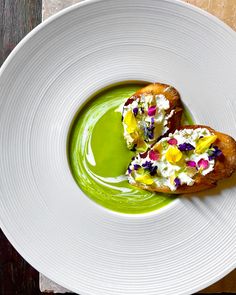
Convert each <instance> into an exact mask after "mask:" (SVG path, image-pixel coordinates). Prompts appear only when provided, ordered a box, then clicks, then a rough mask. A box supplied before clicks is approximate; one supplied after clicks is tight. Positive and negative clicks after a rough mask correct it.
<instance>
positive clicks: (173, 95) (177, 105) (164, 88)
mask: <svg viewBox="0 0 236 295" xmlns="http://www.w3.org/2000/svg"><path fill="white" fill-rule="evenodd" d="M142 94H152V95H158V94H163V95H165V98H166V99H168V100H169V103H170V108H169V109H168V110H167V111H166V114H169V113H170V112H171V111H172V110H174V114H173V115H172V116H171V117H170V118H169V119H168V124H167V126H168V128H169V130H168V132H173V131H174V130H175V129H177V128H179V127H180V124H181V117H182V113H183V106H182V103H181V100H180V95H179V93H178V91H177V90H176V89H175V88H174V87H173V86H170V85H167V84H162V83H153V84H150V85H148V86H145V87H143V88H141V89H139V90H138V91H137V92H136V93H135V94H133V95H132V97H133V98H135V97H139V96H140V95H142Z"/></svg>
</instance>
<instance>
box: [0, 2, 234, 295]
mask: <svg viewBox="0 0 236 295" xmlns="http://www.w3.org/2000/svg"><path fill="white" fill-rule="evenodd" d="M112 1H113V0H83V1H82V2H79V3H76V4H73V5H71V6H69V7H67V8H65V9H63V10H62V11H59V12H58V13H56V14H54V15H52V16H50V17H49V18H48V19H46V20H45V21H43V22H42V23H40V24H39V25H38V26H36V27H35V28H34V29H33V30H31V31H30V32H29V33H28V34H27V35H26V36H25V37H24V38H23V39H22V40H21V41H20V42H19V43H18V44H17V45H16V46H15V48H14V49H13V50H12V52H11V53H10V54H9V56H8V57H7V58H6V60H5V61H4V62H3V64H2V66H1V67H0V80H1V76H2V75H3V73H4V71H5V69H6V68H7V67H8V65H9V64H10V63H11V62H12V60H14V58H15V55H16V54H17V53H18V51H20V50H21V48H22V47H23V46H24V45H25V43H27V41H28V40H30V39H31V38H32V37H34V36H35V35H37V33H38V32H39V31H41V30H43V29H44V27H46V26H47V25H48V24H50V23H51V22H54V21H55V20H57V19H59V18H60V17H62V16H63V15H66V14H67V13H69V12H71V11H73V10H76V9H79V8H80V7H83V6H89V5H92V4H93V3H97V2H112ZM162 1H164V2H168V3H172V4H175V5H180V6H183V7H186V8H188V9H190V10H193V11H195V12H197V13H199V14H201V15H203V16H205V17H207V18H208V19H211V21H212V22H214V23H216V24H217V25H219V26H220V27H221V28H223V29H224V30H226V31H227V32H228V33H229V34H230V35H232V37H233V38H235V37H236V32H235V31H234V30H233V29H232V28H231V27H230V26H228V25H227V24H226V23H225V22H223V21H221V20H220V19H219V18H217V17H216V16H214V15H212V14H211V13H209V12H207V11H205V10H202V9H201V8H198V7H196V6H194V5H192V4H189V3H186V2H183V1H182V0H162ZM166 207H168V206H166ZM164 209H165V207H164V208H163V210H164ZM160 210H161V209H160ZM147 214H148V215H149V214H152V212H150V213H147ZM127 215H128V214H126V216H127ZM136 215H140V214H136ZM144 215H146V214H144ZM0 228H1V229H2V231H3V233H4V235H5V236H6V237H7V239H8V240H9V242H10V243H11V245H12V246H13V247H14V248H15V250H16V251H17V252H18V253H20V255H21V256H22V257H23V258H24V259H25V260H26V261H27V263H29V264H30V265H32V267H33V268H35V269H36V270H37V271H38V272H40V273H42V274H44V275H45V276H47V277H48V278H49V279H51V280H53V281H54V282H56V283H58V284H60V285H63V286H64V287H66V288H68V289H69V290H71V291H74V292H78V289H74V288H71V286H68V285H67V284H66V283H64V282H62V281H61V280H60V279H57V278H54V277H53V275H51V274H50V273H48V271H47V270H42V271H41V267H37V268H36V267H35V266H34V265H35V263H34V262H36V261H34V258H33V257H32V256H31V257H29V256H28V255H27V254H26V253H25V251H24V249H23V247H21V246H20V244H18V243H17V241H16V240H15V239H14V237H13V236H12V235H11V234H10V232H9V231H8V230H7V227H6V226H5V224H4V221H3V219H2V217H1V216H0ZM235 267H236V262H233V261H232V263H231V264H230V265H228V267H225V269H224V270H222V271H221V273H220V274H218V275H217V276H215V277H213V278H212V279H211V280H208V281H207V282H205V283H202V284H201V285H199V286H198V287H195V288H192V289H191V290H187V291H186V292H189V291H190V292H191V293H193V292H197V291H200V290H202V289H204V288H206V287H208V286H210V285H211V284H213V283H215V282H217V281H218V280H220V279H222V278H223V277H225V276H226V275H227V274H229V273H230V272H231V271H233V270H234V269H235ZM82 294H83V295H90V294H89V293H84V292H82ZM186 294H189V293H186Z"/></svg>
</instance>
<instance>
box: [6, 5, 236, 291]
mask: <svg viewBox="0 0 236 295" xmlns="http://www.w3.org/2000/svg"><path fill="white" fill-rule="evenodd" d="M235 69H236V36H235V32H233V31H232V30H231V29H230V28H228V27H227V26H226V25H224V24H223V23H222V22H220V21H219V20H217V19H216V18H214V17H212V16H210V15H208V14H207V13H205V12H203V11H201V10H199V9H196V8H194V7H192V6H189V5H186V4H184V3H182V2H176V1H160V0H145V1H144V0H119V1H115V0H114V1H113V0H110V1H109V0H107V1H105V0H101V1H88V2H85V3H82V4H80V5H76V6H73V7H72V8H69V9H67V10H65V11H64V12H62V13H59V14H58V15H56V16H55V17H52V18H51V19H50V20H48V21H46V22H45V23H43V24H42V25H40V26H39V27H38V28H36V29H35V30H34V31H33V32H32V33H30V34H29V35H28V36H27V37H26V38H25V39H24V40H23V41H22V42H21V43H20V44H19V45H18V46H17V48H16V49H15V50H14V51H13V53H12V54H11V55H10V57H9V58H8V59H7V61H6V63H5V64H4V65H3V67H2V69H1V73H0V75H1V76H0V175H1V178H0V218H1V227H2V229H3V231H4V232H5V234H6V235H7V237H8V239H9V240H10V241H11V243H12V244H13V245H14V246H15V248H16V249H17V250H18V251H19V252H20V254H21V255H22V256H23V257H24V258H25V259H26V260H27V261H29V262H30V263H31V264H32V265H33V266H34V267H35V268H36V269H38V270H39V271H40V272H42V273H44V274H45V275H46V276H48V277H49V278H51V279H52V280H54V281H56V282H57V283H59V284H61V285H63V286H65V287H67V288H69V289H71V290H73V291H75V292H78V293H79V294H81V295H85V294H89V295H94V294H96V295H113V294H114V295H121V294H125V295H131V294H133V295H152V294H153V295H154V294H155V295H157V294H161V295H163V294H164V295H166V294H189V293H193V292H195V291H198V290H200V289H202V288H204V287H206V286H207V285H209V284H212V283H213V282H215V281H217V280H218V279H220V278H221V277H223V276H224V275H226V274H227V273H228V272H230V271H231V270H233V268H234V267H235V265H236V244H235V242H236V237H235V232H236V228H235V227H236V186H235V185H234V184H235V180H236V177H235V176H233V177H232V178H231V179H230V180H226V181H224V182H222V183H221V185H219V187H218V188H217V189H215V190H211V191H209V192H207V193H203V194H202V197H201V198H199V197H197V196H196V197H192V198H189V199H187V198H186V199H185V198H181V199H178V200H176V201H174V202H172V203H171V204H170V205H169V206H167V207H164V208H163V209H161V210H158V211H155V212H152V213H149V214H143V215H125V214H118V213H115V212H112V211H109V210H106V209H104V208H103V207H101V206H99V205H97V204H95V203H94V202H93V201H91V200H90V199H89V198H87V197H86V196H85V195H83V193H82V192H81V191H80V189H79V187H78V186H77V184H76V183H75V181H74V179H73V177H72V175H71V172H70V169H69V166H68V162H67V155H66V139H67V134H68V129H69V126H70V124H71V121H72V119H73V117H74V115H75V113H76V111H77V110H78V108H79V107H80V105H81V103H82V102H83V101H85V100H86V99H87V98H88V97H89V96H90V95H91V94H93V93H94V92H95V91H97V90H99V89H101V88H103V87H104V86H107V85H109V84H112V83H115V82H118V81H123V80H147V81H161V82H166V83H169V84H172V85H174V86H175V87H176V88H177V89H178V90H179V91H180V93H181V96H182V99H183V101H184V103H185V104H186V105H187V107H188V108H189V109H191V112H192V114H193V116H194V118H195V120H196V121H197V122H201V123H202V124H207V125H210V126H212V127H213V128H215V129H217V130H220V131H222V132H225V133H228V134H231V135H232V136H234V137H236V114H235V110H236V102H235V99H236V83H235V76H236V70H235Z"/></svg>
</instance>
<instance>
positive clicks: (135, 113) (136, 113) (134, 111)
mask: <svg viewBox="0 0 236 295" xmlns="http://www.w3.org/2000/svg"><path fill="white" fill-rule="evenodd" d="M133 113H134V115H135V117H136V116H137V115H138V108H134V109H133Z"/></svg>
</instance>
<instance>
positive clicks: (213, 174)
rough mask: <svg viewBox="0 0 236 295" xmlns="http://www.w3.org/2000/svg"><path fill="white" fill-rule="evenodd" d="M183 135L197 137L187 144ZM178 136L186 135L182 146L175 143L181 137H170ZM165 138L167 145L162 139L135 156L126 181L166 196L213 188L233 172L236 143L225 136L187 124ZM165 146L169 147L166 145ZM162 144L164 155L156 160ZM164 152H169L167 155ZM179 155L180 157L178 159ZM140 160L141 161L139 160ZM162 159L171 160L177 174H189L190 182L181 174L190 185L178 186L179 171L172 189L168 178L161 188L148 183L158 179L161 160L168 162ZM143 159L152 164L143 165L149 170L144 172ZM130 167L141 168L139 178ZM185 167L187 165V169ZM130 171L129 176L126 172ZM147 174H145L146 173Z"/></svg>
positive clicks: (155, 184) (173, 180)
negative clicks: (141, 172)
mask: <svg viewBox="0 0 236 295" xmlns="http://www.w3.org/2000/svg"><path fill="white" fill-rule="evenodd" d="M187 130H189V131H187ZM192 130H195V131H192ZM199 130H200V131H199ZM204 130H205V131H204ZM203 131H204V132H203ZM187 132H190V133H191V132H192V134H193V135H191V136H195V137H196V134H198V135H199V136H198V138H197V139H196V140H195V142H194V141H192V142H191V140H190V139H191V136H190V135H188V134H187ZM180 133H181V134H182V133H186V135H185V136H186V143H184V144H178V141H179V139H180V140H181V136H178V135H176V136H175V135H174V134H180ZM202 134H206V135H202ZM188 136H190V137H188ZM189 138H190V139H189ZM166 139H168V141H167V143H166V140H165V138H162V139H161V140H160V141H159V142H157V143H156V144H155V145H153V146H152V148H151V149H149V150H148V151H147V152H146V153H144V154H139V155H138V156H136V157H135V159H134V160H133V161H132V162H131V167H130V166H129V169H128V172H127V173H128V178H129V181H130V182H131V184H133V185H135V186H137V187H139V188H142V189H146V190H149V191H154V192H162V193H168V194H183V193H184V194H185V193H193V192H199V191H202V190H206V189H209V188H213V187H215V186H216V184H217V181H218V180H221V179H224V178H227V177H229V176H231V175H232V173H233V172H235V170H236V141H235V140H234V139H233V138H232V137H231V136H229V135H226V134H223V133H221V132H218V131H215V130H214V129H212V128H210V127H208V126H204V125H189V126H182V127H180V128H178V130H176V131H175V133H173V134H169V137H166ZM168 142H170V143H171V144H170V145H169V143H168ZM189 143H192V144H189ZM166 144H167V145H169V146H166ZM204 144H205V147H204ZM163 145H165V152H166V153H165V155H164V156H162V157H159V158H158V154H159V152H160V150H161V149H162V146H163ZM207 146H208V147H207ZM206 147H207V148H206ZM179 149H180V150H179ZM168 150H169V152H168V155H167V151H168ZM162 151H163V150H162ZM170 151H171V152H172V154H170ZM150 152H151V153H152V154H153V155H154V156H152V157H151V158H153V159H156V160H152V161H151V160H150ZM179 152H180V153H179ZM197 152H198V153H197ZM155 153H156V154H155ZM148 154H149V155H148ZM180 154H182V156H181V155H180ZM140 155H142V158H141V157H140ZM169 156H171V157H170V159H169V158H168V157H169ZM180 156H181V158H180V160H179V161H178V157H180ZM140 159H142V160H141V161H140ZM163 159H164V160H163ZM166 159H169V160H171V161H172V160H174V161H175V163H174V164H173V165H174V166H173V167H174V168H176V169H177V168H178V166H179V167H180V170H179V171H181V169H185V170H186V171H190V174H191V177H190V178H191V179H192V182H191V180H190V178H188V177H187V178H186V175H184V178H185V180H186V181H187V182H188V181H189V182H190V183H189V184H187V183H182V181H180V179H179V178H178V177H179V176H178V173H179V175H181V172H179V171H177V172H175V174H174V176H173V177H172V184H173V186H172V185H171V176H170V177H169V180H166V178H165V181H166V183H168V185H162V184H161V185H160V183H159V184H158V183H156V182H154V183H153V182H152V181H153V179H154V180H155V178H156V179H159V176H158V170H159V168H161V167H162V166H161V165H162V164H163V162H164V161H166V162H168V161H167V160H166ZM145 160H147V161H146V162H148V163H149V162H150V163H151V164H152V165H151V164H150V163H149V164H146V166H148V165H149V167H148V169H149V170H145V169H146V168H143V164H142V163H143V162H144V161H145ZM193 160H195V161H193ZM146 162H145V163H146ZM132 163H133V164H132ZM145 163H144V164H145ZM134 165H140V166H141V168H139V169H141V170H142V169H144V174H143V175H142V174H141V176H138V177H137V175H138V174H137V172H138V170H139V169H137V171H134V170H133V171H132V169H131V168H133V169H134V168H137V166H134ZM155 165H156V166H157V168H156V176H151V178H150V171H151V172H152V174H155V171H154V170H155V169H154V170H153V167H155ZM171 165H172V164H170V166H171ZM188 165H190V167H189V166H188ZM202 165H203V166H202ZM204 165H205V166H204ZM167 166H168V165H167ZM171 167H172V166H171ZM203 167H205V168H203ZM195 169H196V170H195ZM204 169H205V170H204ZM170 170H171V169H170ZM185 170H183V171H185ZM130 171H131V173H129V172H130ZM147 171H148V174H147ZM204 171H205V172H204ZM132 173H133V176H134V174H135V175H136V178H135V177H133V176H132ZM159 173H160V172H159ZM192 174H193V175H192ZM203 174H204V175H203ZM187 176H189V175H187ZM167 178H168V177H167ZM160 179H161V178H160ZM140 180H141V181H140ZM143 181H144V182H143ZM168 181H169V182H168Z"/></svg>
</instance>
